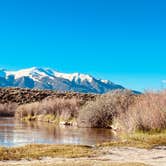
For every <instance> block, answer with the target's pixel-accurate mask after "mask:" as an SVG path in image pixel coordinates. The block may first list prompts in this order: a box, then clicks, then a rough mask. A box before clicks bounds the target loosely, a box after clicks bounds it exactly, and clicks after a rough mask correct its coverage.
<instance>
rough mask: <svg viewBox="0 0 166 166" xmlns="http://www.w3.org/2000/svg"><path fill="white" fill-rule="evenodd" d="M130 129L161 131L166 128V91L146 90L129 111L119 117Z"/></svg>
mask: <svg viewBox="0 0 166 166" xmlns="http://www.w3.org/2000/svg"><path fill="white" fill-rule="evenodd" d="M118 120H119V123H120V124H121V127H122V128H123V129H125V130H128V131H135V130H143V131H160V130H162V129H165V128H166V91H163V92H158V93H154V92H146V93H145V94H144V95H141V96H139V97H138V98H137V100H136V102H135V104H134V105H133V106H131V107H130V108H129V110H128V111H127V112H125V113H124V114H121V115H120V116H119V117H118Z"/></svg>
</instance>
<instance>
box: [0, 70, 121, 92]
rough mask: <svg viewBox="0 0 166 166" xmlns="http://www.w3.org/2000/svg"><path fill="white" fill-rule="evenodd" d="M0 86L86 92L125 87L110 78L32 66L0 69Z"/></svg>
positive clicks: (106, 90)
mask: <svg viewBox="0 0 166 166" xmlns="http://www.w3.org/2000/svg"><path fill="white" fill-rule="evenodd" d="M0 87H21V88H35V89H50V90H58V91H75V92H85V93H106V92H108V91H110V90H115V89H124V87H122V86H121V85H117V84H114V83H112V82H111V81H108V80H101V79H96V78H94V77H92V76H90V75H87V74H80V73H72V74H66V73H60V72H57V71H55V70H53V69H49V68H37V67H32V68H28V69H23V70H18V71H7V70H4V69H1V70H0Z"/></svg>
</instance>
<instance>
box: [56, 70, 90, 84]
mask: <svg viewBox="0 0 166 166" xmlns="http://www.w3.org/2000/svg"><path fill="white" fill-rule="evenodd" d="M55 76H56V77H61V78H64V79H67V80H69V81H79V80H80V81H81V82H82V81H88V82H92V81H93V78H92V77H91V76H89V75H87V74H80V73H72V74H66V73H59V72H55Z"/></svg>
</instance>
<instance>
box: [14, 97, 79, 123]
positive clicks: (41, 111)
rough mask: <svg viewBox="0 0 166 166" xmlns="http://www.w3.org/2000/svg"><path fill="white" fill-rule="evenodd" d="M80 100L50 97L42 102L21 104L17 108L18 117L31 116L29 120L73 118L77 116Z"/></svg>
mask: <svg viewBox="0 0 166 166" xmlns="http://www.w3.org/2000/svg"><path fill="white" fill-rule="evenodd" d="M78 108H79V101H78V100H77V99H75V98H73V99H60V98H55V99H49V100H43V101H42V102H35V103H30V104H25V105H22V106H19V107H18V108H17V110H16V117H17V118H19V119H23V118H29V120H35V119H36V118H38V120H41V121H47V122H55V123H58V121H59V120H61V119H62V120H64V121H68V120H72V119H73V118H76V117H77V114H78Z"/></svg>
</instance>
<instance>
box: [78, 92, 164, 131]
mask: <svg viewBox="0 0 166 166" xmlns="http://www.w3.org/2000/svg"><path fill="white" fill-rule="evenodd" d="M78 121H79V123H78V124H79V125H80V127H113V128H116V129H119V130H122V131H125V132H131V131H161V130H163V129H166V91H162V92H145V93H144V94H142V95H134V94H133V93H132V92H131V91H128V90H117V91H114V92H112V93H107V94H105V95H102V96H101V97H99V98H97V100H96V101H95V102H89V103H87V105H85V107H83V108H82V109H81V111H80V112H79V117H78Z"/></svg>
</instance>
